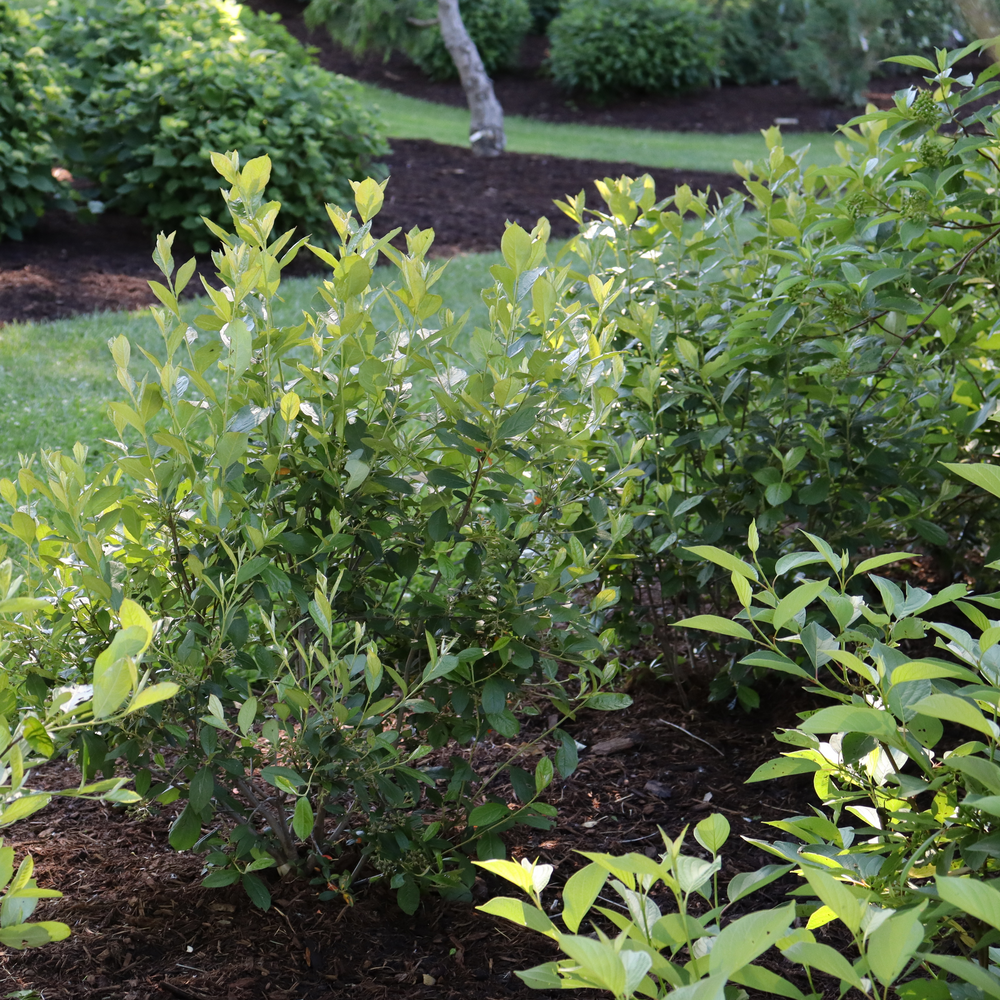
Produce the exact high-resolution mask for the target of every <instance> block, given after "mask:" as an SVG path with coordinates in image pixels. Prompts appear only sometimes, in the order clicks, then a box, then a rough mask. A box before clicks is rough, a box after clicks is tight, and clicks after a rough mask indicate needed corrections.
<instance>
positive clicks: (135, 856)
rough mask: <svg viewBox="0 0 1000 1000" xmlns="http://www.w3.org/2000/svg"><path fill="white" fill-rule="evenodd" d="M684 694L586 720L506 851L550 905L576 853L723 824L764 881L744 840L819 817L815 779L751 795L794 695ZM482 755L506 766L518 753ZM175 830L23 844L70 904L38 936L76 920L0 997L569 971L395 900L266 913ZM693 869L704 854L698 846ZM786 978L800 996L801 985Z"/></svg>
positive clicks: (455, 992)
mask: <svg viewBox="0 0 1000 1000" xmlns="http://www.w3.org/2000/svg"><path fill="white" fill-rule="evenodd" d="M671 694H672V689H671V688H669V687H666V686H663V685H654V686H652V687H651V688H647V689H642V690H637V691H635V692H634V696H635V703H634V705H633V706H632V707H631V708H630V709H627V710H625V711H623V712H612V713H590V715H589V716H588V717H586V718H581V720H580V722H579V723H578V724H577V726H576V728H575V729H574V730H573V734H574V736H575V737H576V738H577V739H578V740H579V741H580V742H581V743H585V744H586V745H587V747H588V750H585V751H583V752H582V753H581V763H580V767H579V768H578V770H577V771H576V773H575V774H573V775H572V776H571V777H570V778H569V779H568V780H565V781H558V780H557V782H556V783H555V784H554V785H553V786H552V789H551V793H550V796H549V798H550V801H551V802H552V803H553V804H555V805H557V806H558V809H559V819H558V825H557V826H556V827H555V828H554V829H552V830H550V831H539V830H533V829H530V828H528V827H519V828H517V829H515V830H514V831H512V832H511V834H510V835H508V836H509V844H508V846H509V849H510V853H511V856H512V857H514V858H521V857H530V858H536V857H537V858H539V859H540V860H541V861H543V862H546V863H550V864H554V865H556V874H555V876H554V878H553V883H552V888H550V889H549V890H547V893H546V895H547V896H548V898H549V899H554V898H555V897H556V893H557V892H558V888H559V887H560V886H561V885H562V884H563V882H564V881H565V879H566V878H567V877H568V876H569V875H570V874H572V872H573V871H574V870H575V869H576V868H577V867H579V865H580V864H581V863H583V862H582V859H580V858H579V856H578V855H577V854H576V853H575V852H576V851H580V850H590V851H602V852H612V853H624V852H627V851H646V853H648V854H650V855H652V854H654V853H655V852H656V851H657V849H659V850H662V841H661V839H660V833H659V830H658V828H659V827H662V829H663V830H664V831H665V832H666V833H667V834H668V835H669V836H671V837H676V836H678V835H679V834H680V833H681V831H682V830H683V828H684V827H685V826H686V825H688V824H694V823H697V822H698V821H699V820H700V819H702V818H704V817H705V816H706V815H708V814H709V812H710V811H717V812H721V813H722V814H723V815H724V816H726V818H727V819H728V820H729V821H730V823H731V824H732V830H733V832H732V838H731V840H730V842H729V845H728V848H727V849H725V850H724V851H723V855H724V858H725V863H724V867H723V871H722V881H723V882H726V881H728V879H729V878H730V877H732V875H734V874H736V873H737V872H738V871H746V870H750V869H755V868H758V867H760V866H761V865H763V864H766V863H768V856H766V855H764V854H763V853H762V852H761V851H760V850H759V849H757V848H755V847H753V846H752V845H749V844H747V843H746V842H745V841H744V840H742V839H741V836H745V837H756V838H767V837H768V836H769V834H770V833H773V832H774V831H773V830H771V829H770V828H769V827H767V826H766V825H765V824H766V822H767V821H769V820H778V819H781V818H783V817H786V816H789V815H792V814H797V813H801V812H802V811H808V809H807V806H806V802H807V801H808V798H809V796H810V794H811V788H810V787H809V782H808V781H807V780H805V779H803V778H793V779H783V780H781V781H777V782H769V783H766V784H757V785H751V786H746V785H744V784H743V782H744V781H745V780H746V778H747V777H748V776H749V775H750V774H751V773H752V771H753V770H754V768H755V767H757V765H759V764H760V763H762V762H763V761H765V760H768V759H770V758H771V757H772V756H774V755H775V753H776V752H777V750H778V746H777V745H776V744H775V742H774V741H773V739H772V738H771V735H770V734H771V731H772V729H773V728H774V727H776V726H778V725H780V724H782V723H786V724H787V723H789V722H790V721H791V720H792V718H794V708H796V707H804V706H801V705H795V706H793V705H792V704H791V702H790V690H789V689H784V688H781V687H777V688H775V689H774V690H773V691H771V692H768V695H767V696H766V697H765V698H764V699H762V703H763V704H764V705H765V706H769V707H767V708H765V709H762V710H761V711H759V712H757V713H755V714H754V715H751V716H745V715H742V714H734V713H731V712H728V711H726V710H725V709H724V708H722V707H719V706H715V707H712V706H708V705H707V704H706V703H705V702H704V701H703V700H702V701H701V703H700V705H699V707H697V708H694V709H682V708H680V707H679V705H678V703H677V700H676V699H675V698H673V697H672V696H671ZM622 737H626V738H625V739H622V743H624V744H631V745H630V746H629V745H626V748H625V749H623V750H619V751H617V752H614V751H613V752H611V753H606V754H605V755H601V756H599V755H598V753H599V752H600V751H601V750H606V749H607V747H602V746H601V743H603V742H605V741H607V740H609V739H613V738H622ZM486 749H488V751H490V752H493V753H495V754H497V755H498V756H499V755H503V754H505V753H507V752H509V750H510V749H511V748H510V747H508V746H506V745H499V746H494V747H490V748H486ZM595 751H596V752H595ZM51 770H52V771H55V773H54V774H51V773H50V774H49V781H51V782H53V787H54V783H55V782H57V781H69V782H72V781H73V775H72V774H71V773H68V772H70V771H71V769H70V766H69V765H67V764H58V765H53V767H52V769H51ZM42 773H45V772H42ZM806 777H808V776H806ZM171 818H172V817H171V816H170V815H169V814H165V815H161V816H157V817H143V816H141V815H129V814H128V813H126V812H125V811H123V810H121V809H119V808H113V807H110V806H107V805H106V804H103V803H93V802H85V801H79V800H75V801H74V800H63V801H59V800H56V802H54V803H53V804H52V805H50V806H48V807H47V808H46V809H45V810H43V811H42V812H40V813H38V814H36V815H35V816H33V817H32V818H31V819H30V820H28V821H25V822H22V823H18V824H17V825H16V826H14V827H12V828H11V830H10V835H9V836H8V837H7V842H8V844H13V845H14V846H16V848H17V849H18V853H19V854H20V852H22V851H31V853H32V854H33V856H34V859H35V871H36V876H37V877H38V880H39V884H40V885H42V886H52V887H58V888H59V889H61V890H62V891H63V892H64V893H65V896H64V898H62V899H59V900H51V901H45V902H44V903H43V904H42V906H40V908H39V911H38V912H37V913H36V919H59V920H63V921H65V922H66V923H68V924H69V925H70V926H71V927H72V929H73V933H72V936H71V937H70V938H69V939H68V940H67V941H65V942H61V943H59V944H54V945H48V946H46V947H45V948H43V949H40V950H35V951H31V952H13V951H7V952H6V953H4V954H2V955H0V995H2V994H6V993H9V992H10V991H13V990H29V989H33V990H36V991H38V993H40V994H41V995H42V996H44V997H45V998H46V1000H80V998H94V1000H97V998H101V1000H105V998H107V1000H147V998H154V997H170V996H175V997H186V998H199V1000H202V998H203V1000H210V998H211V1000H221V998H225V1000H252V998H256V997H264V996H267V997H268V998H274V1000H281V998H287V1000H314V998H321V997H341V996H343V997H346V996H351V997H356V998H370V1000H387V998H395V997H401V996H406V997H407V998H412V1000H421V998H426V1000H431V998H433V1000H458V998H462V1000H508V998H511V997H524V998H525V1000H527V998H528V997H532V996H534V997H537V998H538V1000H545V996H546V995H545V994H539V993H536V992H535V991H529V990H528V988H527V987H525V986H524V985H523V983H522V982H521V981H520V980H519V979H518V978H517V977H516V976H515V975H514V972H515V971H516V970H519V969H526V968H529V967H531V966H532V965H535V964H538V963H540V962H545V961H550V960H552V959H553V958H555V957H556V953H555V950H554V945H552V944H551V942H549V941H547V940H546V939H545V938H542V937H541V936H539V935H534V934H531V933H529V932H522V931H521V930H520V929H519V928H516V927H514V926H513V925H511V924H508V923H506V922H503V921H497V920H494V919H493V918H491V917H487V916H485V915H483V914H481V913H478V912H477V911H476V910H475V909H474V907H473V906H472V905H462V904H455V903H444V902H442V901H441V900H438V899H426V900H425V901H424V902H423V903H422V904H421V908H420V909H419V910H418V911H417V914H416V915H415V916H413V917H407V916H405V915H404V914H403V913H402V912H401V911H399V910H398V908H397V907H396V905H395V902H394V899H393V895H394V894H391V893H389V892H388V891H386V890H384V889H382V888H378V887H376V888H371V889H368V890H362V891H361V892H360V893H359V896H358V899H357V902H356V904H355V905H354V906H353V908H350V909H348V908H347V907H346V906H345V905H344V904H343V903H341V902H340V901H339V900H338V901H336V902H333V903H321V902H319V901H318V900H317V898H316V895H315V893H316V890H315V889H314V888H312V887H310V886H309V885H308V884H306V883H304V882H275V883H274V884H273V885H272V886H271V890H272V895H273V897H274V905H273V906H272V908H271V909H270V910H269V911H268V912H266V913H265V912H263V911H261V910H259V909H255V908H254V907H253V906H251V904H250V903H249V901H248V900H247V898H246V896H245V895H243V894H242V890H236V889H221V890H219V889H204V888H202V887H201V886H200V885H199V882H200V880H201V877H202V869H201V857H200V856H199V855H195V854H191V853H182V854H178V853H176V852H174V851H173V850H172V849H171V848H170V847H169V845H168V844H167V827H168V823H169V821H170V819H171ZM688 853H700V854H704V852H701V850H700V848H698V846H697V845H696V844H695V843H694V841H693V840H691V839H689V844H688ZM706 856H707V855H706ZM364 874H365V873H364V872H363V873H362V875H364ZM789 887H790V886H786V885H783V884H782V883H780V882H779V883H774V884H773V885H771V886H769V887H768V888H767V889H765V890H763V891H762V892H761V893H759V894H758V895H757V896H756V897H755V899H754V901H755V903H756V905H758V906H774V905H779V904H780V903H781V902H783V901H784V900H785V895H784V894H785V892H786V891H787V889H788V888H789ZM507 888H508V887H506V884H505V883H498V882H497V881H495V880H493V878H492V876H487V878H486V880H485V881H483V882H477V884H476V887H475V895H476V897H477V900H478V901H482V900H485V899H487V898H489V897H491V896H493V895H497V894H503V893H505V892H507ZM774 961H775V962H777V963H781V962H782V960H781V959H780V957H775V959H774ZM775 967H776V968H778V967H779V966H778V965H776V966H775ZM782 971H783V972H784V973H785V974H791V976H792V978H793V979H794V978H795V972H794V970H790V969H789V968H788V967H783V968H782ZM802 985H803V986H805V985H806V984H804V983H803V984H802ZM559 995H560V996H567V997H571V998H572V997H576V996H579V997H583V996H584V994H583V993H582V992H580V993H578V992H576V991H573V992H568V991H567V992H561V993H560V994H559ZM586 995H587V996H593V994H592V993H588V994H586Z"/></svg>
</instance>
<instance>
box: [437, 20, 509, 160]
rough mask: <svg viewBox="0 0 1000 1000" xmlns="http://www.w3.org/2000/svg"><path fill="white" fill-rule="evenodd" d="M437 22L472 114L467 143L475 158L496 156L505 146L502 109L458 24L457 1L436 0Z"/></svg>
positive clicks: (462, 27)
mask: <svg viewBox="0 0 1000 1000" xmlns="http://www.w3.org/2000/svg"><path fill="white" fill-rule="evenodd" d="M438 22H439V24H440V26H441V37H442V38H443V39H444V45H445V48H446V49H447V50H448V54H449V55H450V56H451V58H452V59H453V60H454V62H455V67H456V69H457V70H458V75H459V78H460V79H461V81H462V89H463V90H464V91H465V98H466V100H467V101H468V102H469V111H470V113H471V115H472V118H471V121H470V122H469V142H470V143H471V144H472V152H473V153H475V154H476V156H499V155H500V154H501V153H502V152H503V151H504V147H505V146H506V145H507V137H506V135H504V130H503V108H502V107H500V102H499V101H498V100H497V95H496V94H495V93H494V92H493V81H492V80H491V79H490V78H489V77H488V76H487V75H486V69H485V68H484V67H483V60H482V59H481V58H480V56H479V50H478V49H477V48H476V43H475V42H474V41H473V40H472V39H471V38H470V37H469V32H468V31H467V30H466V28H465V24H464V23H463V21H462V15H461V13H460V12H459V9H458V0H438Z"/></svg>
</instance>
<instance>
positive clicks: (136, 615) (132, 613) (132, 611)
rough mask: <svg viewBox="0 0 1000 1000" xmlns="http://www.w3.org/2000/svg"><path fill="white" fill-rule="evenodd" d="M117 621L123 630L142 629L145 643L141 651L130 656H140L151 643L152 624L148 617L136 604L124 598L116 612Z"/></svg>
mask: <svg viewBox="0 0 1000 1000" xmlns="http://www.w3.org/2000/svg"><path fill="white" fill-rule="evenodd" d="M118 621H119V622H120V623H121V627H122V628H123V629H130V628H139V629H142V631H143V634H144V635H145V638H146V641H145V643H144V645H143V647H142V649H140V650H139V651H138V652H137V653H135V654H130V655H135V656H142V654H143V653H145V652H146V650H147V649H148V648H149V644H150V643H151V642H152V641H153V622H152V620H151V619H150V617H149V615H147V614H146V612H145V611H144V610H143V608H142V607H141V606H140V605H138V604H136V602H135V601H131V600H129V599H128V598H127V597H126V598H125V600H123V601H122V606H121V608H120V609H119V611H118Z"/></svg>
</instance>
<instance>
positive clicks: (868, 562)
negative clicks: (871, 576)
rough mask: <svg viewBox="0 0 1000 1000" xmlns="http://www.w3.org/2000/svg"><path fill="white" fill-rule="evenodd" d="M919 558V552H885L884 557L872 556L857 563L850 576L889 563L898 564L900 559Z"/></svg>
mask: <svg viewBox="0 0 1000 1000" xmlns="http://www.w3.org/2000/svg"><path fill="white" fill-rule="evenodd" d="M919 558H920V553H919V552H886V553H885V554H884V555H880V556H872V557H871V559H865V560H864V562H861V563H858V565H857V566H855V567H854V572H853V573H852V574H851V576H852V577H855V576H857V575H858V574H859V573H868V572H870V571H871V570H873V569H878V568H879V567H880V566H888V565H889V563H894V562H899V561H900V560H901V559H919Z"/></svg>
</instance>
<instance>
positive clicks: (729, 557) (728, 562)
mask: <svg viewBox="0 0 1000 1000" xmlns="http://www.w3.org/2000/svg"><path fill="white" fill-rule="evenodd" d="M684 550H685V551H686V552H693V553H694V554H695V555H696V556H701V558H702V559H707V560H708V561H709V562H713V563H715V564H716V566H721V567H722V568H723V569H728V570H729V571H730V572H733V573H739V575H740V576H743V577H746V578H747V579H748V580H756V579H757V570H755V569H754V568H753V566H751V565H750V563H748V562H744V561H743V560H742V559H740V558H739V557H738V556H734V555H733V554H732V553H731V552H727V551H726V550H725V549H719V548H716V547H715V546H714V545H685V546H684Z"/></svg>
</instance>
